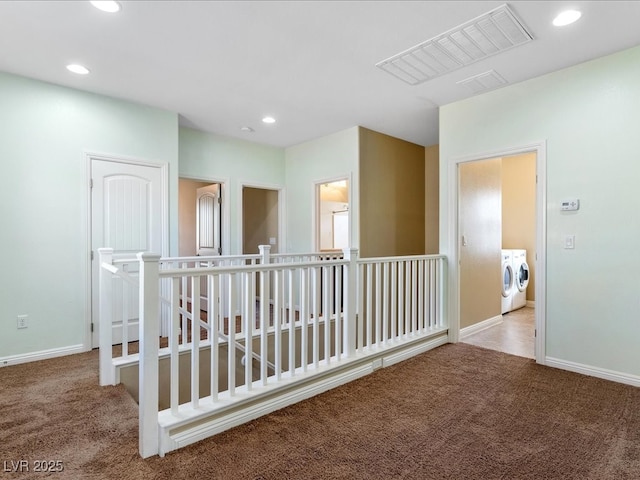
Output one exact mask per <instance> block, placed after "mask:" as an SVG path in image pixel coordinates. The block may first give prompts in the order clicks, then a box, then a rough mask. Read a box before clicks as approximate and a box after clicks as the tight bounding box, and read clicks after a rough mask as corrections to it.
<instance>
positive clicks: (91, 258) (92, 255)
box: [91, 250, 93, 260]
mask: <svg viewBox="0 0 640 480" xmlns="http://www.w3.org/2000/svg"><path fill="white" fill-rule="evenodd" d="M91 260H93V250H91Z"/></svg>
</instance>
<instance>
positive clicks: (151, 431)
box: [137, 253, 160, 458]
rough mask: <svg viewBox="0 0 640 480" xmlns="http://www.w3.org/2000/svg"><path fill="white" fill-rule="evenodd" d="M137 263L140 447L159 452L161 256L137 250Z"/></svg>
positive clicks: (145, 453) (144, 455) (143, 454)
mask: <svg viewBox="0 0 640 480" xmlns="http://www.w3.org/2000/svg"><path fill="white" fill-rule="evenodd" d="M137 257H138V261H139V262H140V317H139V318H140V331H139V332H140V333H139V338H140V365H139V398H138V405H139V417H140V418H139V432H138V435H139V437H138V440H139V450H140V456H141V457H142V458H147V457H150V456H152V455H156V454H157V453H158V337H159V336H160V311H159V310H160V309H159V305H160V288H159V284H160V277H159V271H160V265H159V260H160V255H156V254H153V253H138V255H137Z"/></svg>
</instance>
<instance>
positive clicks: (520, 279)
mask: <svg viewBox="0 0 640 480" xmlns="http://www.w3.org/2000/svg"><path fill="white" fill-rule="evenodd" d="M527 285H529V265H527V262H522V263H521V264H520V267H519V268H518V271H517V272H516V286H517V287H518V290H519V291H521V292H524V291H525V290H526V289H527Z"/></svg>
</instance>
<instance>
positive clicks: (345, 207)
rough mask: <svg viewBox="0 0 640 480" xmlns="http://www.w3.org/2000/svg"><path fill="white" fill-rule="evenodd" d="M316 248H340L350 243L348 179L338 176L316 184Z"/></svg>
mask: <svg viewBox="0 0 640 480" xmlns="http://www.w3.org/2000/svg"><path fill="white" fill-rule="evenodd" d="M315 195H316V247H317V250H319V251H321V252H324V251H333V250H342V249H343V248H347V247H349V246H350V245H351V233H350V232H351V216H350V212H349V210H350V209H349V181H348V179H347V178H338V179H333V180H330V181H324V182H321V183H317V184H316V192H315Z"/></svg>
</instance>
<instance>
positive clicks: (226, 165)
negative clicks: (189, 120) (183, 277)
mask: <svg viewBox="0 0 640 480" xmlns="http://www.w3.org/2000/svg"><path fill="white" fill-rule="evenodd" d="M179 135H180V176H181V177H189V178H197V179H207V180H211V179H214V180H220V181H224V183H225V186H226V192H225V193H226V195H227V199H226V201H227V202H228V206H229V217H230V218H229V225H230V229H231V231H230V232H229V233H230V239H229V243H230V245H227V246H225V247H224V248H225V249H228V251H225V253H231V254H237V253H242V244H241V243H242V242H241V238H240V227H241V225H242V216H241V212H240V210H239V208H238V206H239V204H240V199H241V195H242V192H241V185H242V184H251V185H252V186H265V187H269V188H282V187H284V185H285V152H284V150H283V149H282V148H277V147H270V146H265V145H259V144H257V143H251V142H246V141H242V140H236V139H233V138H229V137H224V136H221V135H215V134H211V133H204V132H200V131H198V130H193V129H190V128H180V134H179ZM285 203H287V202H286V199H285Z"/></svg>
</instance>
